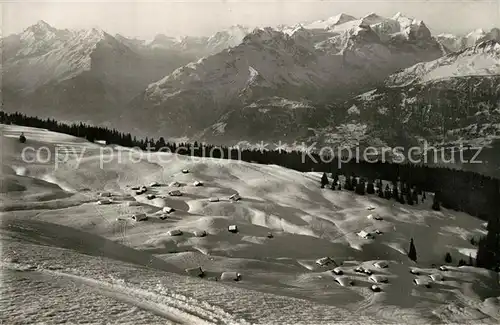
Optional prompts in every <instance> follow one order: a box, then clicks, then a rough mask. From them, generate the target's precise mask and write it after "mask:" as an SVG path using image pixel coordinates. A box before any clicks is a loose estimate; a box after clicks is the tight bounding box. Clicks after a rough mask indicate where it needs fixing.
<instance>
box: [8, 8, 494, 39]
mask: <svg viewBox="0 0 500 325" xmlns="http://www.w3.org/2000/svg"><path fill="white" fill-rule="evenodd" d="M1 6H2V31H3V32H4V35H9V34H11V33H18V32H20V31H22V30H23V29H25V28H26V27H28V26H30V25H32V24H34V23H36V22H37V21H38V20H45V21H46V22H47V23H49V24H50V25H52V26H54V27H57V28H70V29H72V28H90V27H99V28H102V29H104V30H106V31H107V32H109V33H111V34H115V33H120V34H123V35H125V36H129V37H139V38H152V37H153V36H154V35H155V34H158V33H164V34H167V35H171V36H180V35H193V36H195V35H210V34H213V33H214V32H216V31H217V30H220V29H223V28H225V27H228V26H230V25H235V24H242V25H247V26H251V27H256V26H275V25H277V24H295V23H298V22H303V21H311V20H318V19H326V18H328V17H330V16H334V15H336V14H338V13H341V12H344V13H347V14H351V15H353V16H358V17H359V16H363V15H366V14H368V13H370V12H375V13H377V14H379V15H382V16H386V17H390V16H393V15H394V14H395V13H397V12H398V11H400V12H402V13H403V14H405V15H407V16H409V17H414V18H417V19H420V20H423V21H424V22H425V23H426V24H427V26H428V27H429V28H430V29H431V31H432V32H433V33H442V32H450V33H466V32H469V31H471V30H473V29H476V28H484V29H490V28H492V27H500V0H467V1H466V0H455V1H451V0H445V1H437V0H428V1H425V0H409V1H400V0H385V1H380V0H343V1H339V0H336V1H332V0H324V1H323V0H274V1H273V0H260V1H255V0H254V1H243V0H232V1H223V0H197V1H192V0H177V1H172V0H170V1H165V0H164V1H140V0H136V1H116V0H115V1H113V0H108V1H101V2H99V1H69V0H66V1H25V0H15V1H2V4H1Z"/></svg>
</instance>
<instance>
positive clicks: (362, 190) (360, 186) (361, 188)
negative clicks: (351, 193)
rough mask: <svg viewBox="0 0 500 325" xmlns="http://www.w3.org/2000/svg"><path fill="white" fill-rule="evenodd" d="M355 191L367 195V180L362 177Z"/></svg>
mask: <svg viewBox="0 0 500 325" xmlns="http://www.w3.org/2000/svg"><path fill="white" fill-rule="evenodd" d="M355 193H356V194H358V195H365V180H364V179H360V180H359V183H358V184H357V185H356V188H355Z"/></svg>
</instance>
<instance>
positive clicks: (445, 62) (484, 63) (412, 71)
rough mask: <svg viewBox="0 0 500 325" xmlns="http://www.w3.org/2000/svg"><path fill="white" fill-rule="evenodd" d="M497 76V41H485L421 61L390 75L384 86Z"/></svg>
mask: <svg viewBox="0 0 500 325" xmlns="http://www.w3.org/2000/svg"><path fill="white" fill-rule="evenodd" d="M493 75H500V44H499V43H498V42H496V41H484V42H482V43H479V44H478V45H474V46H472V47H469V48H467V49H464V50H462V51H459V52H455V53H451V54H449V55H446V56H444V57H442V58H439V59H437V60H434V61H430V62H422V63H419V64H416V65H414V66H412V67H409V68H407V69H405V70H403V71H401V72H398V73H396V74H393V75H391V76H390V77H389V79H388V81H387V85H389V86H405V85H408V84H411V83H424V82H428V81H432V80H439V79H449V78H453V77H468V76H493Z"/></svg>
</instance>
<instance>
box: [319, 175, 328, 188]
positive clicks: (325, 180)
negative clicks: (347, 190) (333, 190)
mask: <svg viewBox="0 0 500 325" xmlns="http://www.w3.org/2000/svg"><path fill="white" fill-rule="evenodd" d="M328 184H330V181H328V176H326V173H323V176H321V188H325V186H326V185H328Z"/></svg>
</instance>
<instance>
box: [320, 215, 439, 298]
mask: <svg viewBox="0 0 500 325" xmlns="http://www.w3.org/2000/svg"><path fill="white" fill-rule="evenodd" d="M374 209H375V208H374V207H372V206H369V207H367V210H370V211H371V210H374ZM367 218H368V219H370V220H374V221H375V222H379V221H382V220H383V218H382V217H381V216H380V215H378V214H377V213H371V214H369V215H368V216H367ZM374 234H377V235H382V232H381V231H379V230H378V229H375V230H374V231H373V232H370V231H366V230H361V231H359V232H357V233H356V235H357V236H359V237H361V238H363V239H366V240H372V239H375V236H374ZM411 245H413V240H412V241H411V243H410V246H411ZM410 251H411V247H410ZM410 258H411V257H410ZM315 263H316V264H317V265H318V266H320V267H321V268H327V269H328V270H327V271H326V272H328V273H329V274H330V275H332V276H333V277H334V280H335V282H337V283H338V284H339V285H341V286H344V287H347V286H354V285H355V281H354V280H353V279H351V278H349V277H348V276H346V275H345V274H344V272H347V270H346V268H345V267H341V266H339V265H338V264H337V263H336V262H335V260H334V259H333V258H331V257H328V256H327V257H322V258H320V259H317V260H316V261H315ZM331 266H334V267H335V268H333V269H330V267H331ZM373 266H374V267H375V268H377V269H385V268H388V267H389V263H387V262H385V261H377V262H374V263H373ZM438 270H439V271H448V268H447V267H446V266H440V267H439V268H438ZM352 271H354V274H358V275H365V276H367V277H368V281H369V282H372V283H373V285H371V286H370V289H371V290H372V291H373V292H380V291H382V287H381V286H380V285H381V284H387V283H389V279H388V278H387V277H386V276H385V275H382V274H374V272H373V270H371V269H369V268H364V267H362V266H361V265H358V266H357V267H355V268H354V269H353V270H352ZM410 273H411V274H413V275H416V276H418V277H417V278H415V279H414V280H413V283H414V284H415V285H416V286H421V287H425V288H430V287H431V281H433V282H438V281H444V276H443V275H442V274H440V273H436V272H430V273H428V274H423V273H424V272H422V271H420V270H418V269H417V268H410Z"/></svg>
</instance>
